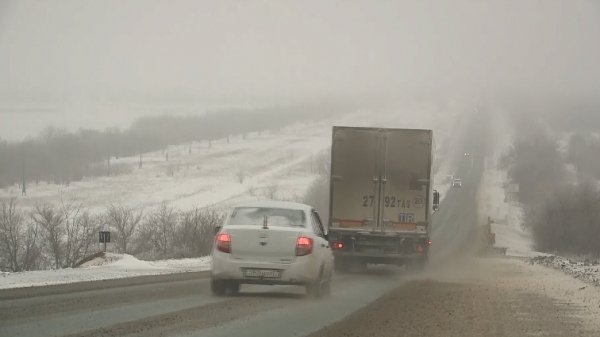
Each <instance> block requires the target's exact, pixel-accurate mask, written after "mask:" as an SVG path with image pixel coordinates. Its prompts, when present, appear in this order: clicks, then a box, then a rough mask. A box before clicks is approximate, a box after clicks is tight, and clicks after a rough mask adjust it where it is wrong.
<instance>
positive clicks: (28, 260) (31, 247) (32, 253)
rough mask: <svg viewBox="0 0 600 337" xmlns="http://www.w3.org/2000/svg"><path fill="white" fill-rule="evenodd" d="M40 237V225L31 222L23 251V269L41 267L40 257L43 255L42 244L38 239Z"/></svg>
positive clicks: (26, 233)
mask: <svg viewBox="0 0 600 337" xmlns="http://www.w3.org/2000/svg"><path fill="white" fill-rule="evenodd" d="M39 237H40V230H39V226H38V225H37V224H36V223H35V222H30V223H29V224H28V226H27V230H26V231H25V235H24V241H23V253H22V258H21V260H22V262H21V269H22V270H35V269H39V262H40V257H41V255H42V246H41V244H40V243H39V241H38V239H39Z"/></svg>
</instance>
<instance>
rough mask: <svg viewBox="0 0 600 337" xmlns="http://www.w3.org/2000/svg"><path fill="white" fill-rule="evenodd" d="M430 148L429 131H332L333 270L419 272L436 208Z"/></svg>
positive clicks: (331, 210) (330, 228) (354, 128)
mask: <svg viewBox="0 0 600 337" xmlns="http://www.w3.org/2000/svg"><path fill="white" fill-rule="evenodd" d="M433 148H434V143H433V133H432V131H430V130H409V129H383V128H359V127H338V126H336V127H334V128H333V143H332V150H331V179H330V181H331V186H330V196H331V200H330V213H329V214H330V217H331V218H330V223H329V242H330V243H331V247H332V248H333V253H334V257H335V267H336V269H338V270H340V271H347V270H350V269H355V268H364V267H366V266H367V264H368V263H377V264H398V265H406V266H407V267H409V268H420V267H422V266H424V265H425V263H426V262H427V259H428V252H429V246H430V243H431V242H430V240H429V235H430V231H431V214H432V212H433V210H434V209H437V207H438V204H439V193H438V192H437V191H434V190H433V188H432V187H433V180H432V179H433V176H432V173H431V171H432V165H433Z"/></svg>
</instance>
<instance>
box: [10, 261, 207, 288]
mask: <svg viewBox="0 0 600 337" xmlns="http://www.w3.org/2000/svg"><path fill="white" fill-rule="evenodd" d="M210 261H211V260H210V257H209V256H205V257H199V258H191V259H172V260H159V261H141V260H138V259H136V258H135V257H133V256H131V255H127V254H114V253H106V254H105V256H104V257H98V258H96V259H93V260H91V261H88V262H86V263H85V264H83V265H82V266H81V267H79V268H65V269H58V270H37V271H27V272H20V273H0V289H7V288H22V287H36V286H47V285H53V284H65V283H74V282H85V281H99V280H108V279H119V278H126V277H134V276H143V275H161V274H172V273H184V272H194V271H204V270H209V269H210V263H211V262H210Z"/></svg>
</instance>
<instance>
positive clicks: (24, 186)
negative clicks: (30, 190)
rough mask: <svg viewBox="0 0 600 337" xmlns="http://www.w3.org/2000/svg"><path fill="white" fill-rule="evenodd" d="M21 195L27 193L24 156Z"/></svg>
mask: <svg viewBox="0 0 600 337" xmlns="http://www.w3.org/2000/svg"><path fill="white" fill-rule="evenodd" d="M21 187H22V189H21V196H26V195H27V179H26V178H25V158H23V183H22V184H21Z"/></svg>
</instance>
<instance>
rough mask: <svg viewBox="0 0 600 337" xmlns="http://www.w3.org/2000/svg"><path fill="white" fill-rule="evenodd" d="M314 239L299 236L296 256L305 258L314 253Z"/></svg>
mask: <svg viewBox="0 0 600 337" xmlns="http://www.w3.org/2000/svg"><path fill="white" fill-rule="evenodd" d="M312 250H313V239H312V238H309V237H306V236H299V237H298V239H296V256H304V255H308V254H310V253H312Z"/></svg>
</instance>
